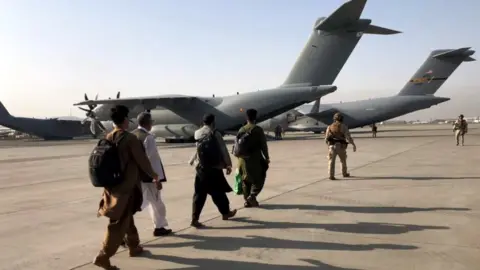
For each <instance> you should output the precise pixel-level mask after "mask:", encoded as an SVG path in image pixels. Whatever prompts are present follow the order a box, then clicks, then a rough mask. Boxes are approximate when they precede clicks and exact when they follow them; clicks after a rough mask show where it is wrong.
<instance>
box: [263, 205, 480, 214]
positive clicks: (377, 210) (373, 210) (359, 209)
mask: <svg viewBox="0 0 480 270" xmlns="http://www.w3.org/2000/svg"><path fill="white" fill-rule="evenodd" d="M261 208H262V209H266V210H297V209H298V210H316V211H344V212H348V213H363V214H403V213H413V212H430V211H469V210H471V209H470V208H450V207H432V208H418V207H402V206H399V207H395V206H333V205H308V204H262V206H261Z"/></svg>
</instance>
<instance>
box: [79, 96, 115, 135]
mask: <svg viewBox="0 0 480 270" xmlns="http://www.w3.org/2000/svg"><path fill="white" fill-rule="evenodd" d="M84 98H85V100H86V101H88V100H89V99H88V96H87V94H85V95H84ZM117 98H120V92H118V93H117ZM97 99H98V94H97V95H96V96H95V100H97ZM109 99H110V98H109ZM78 108H79V109H80V110H82V111H85V112H86V117H87V118H85V119H83V121H82V124H84V123H86V122H87V121H90V132H91V133H92V135H93V136H97V135H99V134H100V133H105V132H106V131H107V129H106V128H105V126H104V125H103V124H102V122H101V121H100V120H99V119H98V117H97V115H96V113H95V108H97V105H88V109H85V108H82V107H78Z"/></svg>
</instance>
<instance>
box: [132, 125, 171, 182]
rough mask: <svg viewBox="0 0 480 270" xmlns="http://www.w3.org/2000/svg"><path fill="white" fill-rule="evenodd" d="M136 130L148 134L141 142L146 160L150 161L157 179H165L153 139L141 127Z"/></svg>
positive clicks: (151, 135)
mask: <svg viewBox="0 0 480 270" xmlns="http://www.w3.org/2000/svg"><path fill="white" fill-rule="evenodd" d="M138 129H141V130H143V131H145V132H147V133H148V135H147V137H146V138H145V141H144V142H143V146H145V152H146V154H147V157H148V160H150V164H151V165H152V169H153V170H154V171H155V172H156V173H157V174H158V178H159V179H160V180H162V179H166V177H165V172H164V170H163V165H162V159H161V158H160V154H159V153H158V149H157V142H156V141H155V137H154V136H153V134H151V133H150V132H148V130H146V129H145V128H143V127H138Z"/></svg>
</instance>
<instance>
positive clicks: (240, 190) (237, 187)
mask: <svg viewBox="0 0 480 270" xmlns="http://www.w3.org/2000/svg"><path fill="white" fill-rule="evenodd" d="M233 192H235V194H237V195H243V187H242V176H241V175H240V170H239V169H238V168H237V169H236V170H235V185H233Z"/></svg>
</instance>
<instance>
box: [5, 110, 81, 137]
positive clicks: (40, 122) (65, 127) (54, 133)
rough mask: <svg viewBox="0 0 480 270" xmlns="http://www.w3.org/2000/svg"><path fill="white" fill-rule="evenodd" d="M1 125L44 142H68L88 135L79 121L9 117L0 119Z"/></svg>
mask: <svg viewBox="0 0 480 270" xmlns="http://www.w3.org/2000/svg"><path fill="white" fill-rule="evenodd" d="M1 125H2V126H5V127H8V128H11V129H13V130H17V131H20V132H23V133H27V134H31V135H35V136H37V137H40V138H43V139H45V140H68V139H72V138H74V137H80V136H85V135H89V134H90V132H89V130H88V125H83V124H82V123H81V122H80V121H71V120H58V119H34V118H26V117H13V116H10V117H8V118H4V119H2V121H1Z"/></svg>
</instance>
